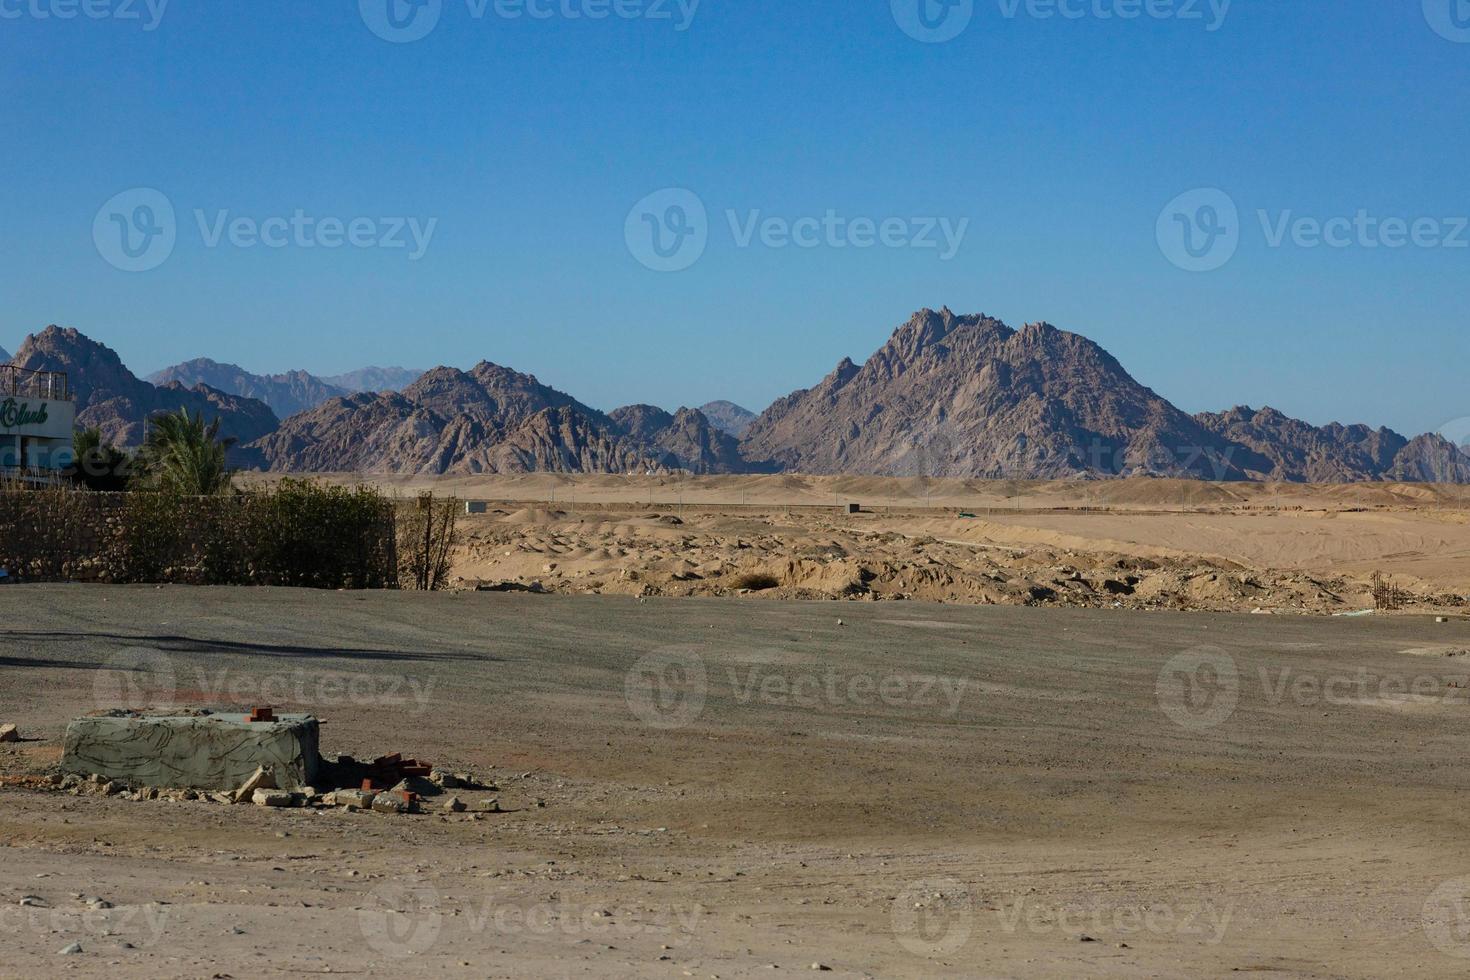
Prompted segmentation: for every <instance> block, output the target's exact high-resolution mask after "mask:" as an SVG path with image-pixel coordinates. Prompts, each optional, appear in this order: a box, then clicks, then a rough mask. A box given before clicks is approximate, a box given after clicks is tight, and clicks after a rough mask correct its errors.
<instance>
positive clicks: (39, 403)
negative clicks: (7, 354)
mask: <svg viewBox="0 0 1470 980" xmlns="http://www.w3.org/2000/svg"><path fill="white" fill-rule="evenodd" d="M76 418H77V405H76V401H75V399H74V398H73V397H72V393H71V388H70V386H69V385H68V384H67V380H66V375H65V374H62V373H61V372H59V371H26V370H23V369H22V368H18V367H13V366H11V365H8V364H6V365H0V470H4V471H9V472H17V471H20V472H30V471H39V472H43V473H44V472H48V471H50V472H54V471H57V470H63V469H66V468H67V467H68V466H70V465H71V464H72V462H73V459H72V442H71V437H72V430H73V429H74V428H75V427H76Z"/></svg>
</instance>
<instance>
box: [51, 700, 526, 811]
mask: <svg viewBox="0 0 1470 980" xmlns="http://www.w3.org/2000/svg"><path fill="white" fill-rule="evenodd" d="M318 727H319V722H318V721H317V719H316V718H314V717H311V716H309V715H283V716H279V717H277V716H276V715H275V714H274V712H273V711H271V710H270V709H269V708H257V709H256V710H255V711H253V712H251V713H250V714H246V715H242V714H239V713H224V712H221V713H215V712H211V711H206V710H192V711H179V712H172V713H169V714H157V715H148V714H140V713H138V712H131V711H109V712H99V713H96V714H94V715H89V716H86V717H83V718H78V719H76V720H75V721H73V722H72V723H71V724H70V725H69V726H68V728H67V733H66V744H65V749H64V755H63V761H62V766H61V769H62V772H60V773H56V774H53V775H49V776H40V777H35V779H34V780H33V782H34V783H35V786H34V787H33V788H36V789H52V790H61V791H64V792H69V793H71V794H72V795H75V796H82V795H97V796H113V797H119V798H122V799H127V800H134V801H139V802H144V801H162V802H203V803H218V804H225V805H238V804H253V805H255V806H258V807H265V808H272V809H291V808H307V809H316V810H322V809H340V810H343V811H349V812H361V813H369V812H370V813H380V814H394V815H398V814H417V813H423V812H424V808H423V802H422V801H423V799H424V798H425V797H432V796H439V795H442V794H444V793H445V791H446V790H449V789H454V790H460V791H467V792H496V791H498V790H499V787H498V786H497V785H496V784H495V783H493V782H482V781H480V780H478V779H476V778H475V777H474V775H473V774H471V773H467V772H451V771H449V770H445V769H435V768H433V767H432V766H430V765H429V764H427V763H423V762H420V761H418V760H416V759H405V758H403V757H402V756H401V755H398V754H393V755H386V756H379V757H377V758H374V759H372V760H370V761H361V760H357V759H354V758H353V757H351V756H347V755H340V756H337V757H335V758H324V757H322V756H321V755H320V754H319V753H318V748H317V732H318ZM318 787H324V788H325V791H322V790H321V789H319V788H318ZM436 811H437V812H439V813H440V814H441V815H450V814H464V815H465V819H471V818H473V819H481V818H482V815H483V814H486V813H502V812H504V811H502V810H501V808H500V801H499V798H498V797H490V798H485V799H468V800H466V799H464V798H462V797H461V796H459V795H453V796H451V797H449V798H448V799H447V801H446V802H444V803H443V804H442V805H439V806H437V807H436Z"/></svg>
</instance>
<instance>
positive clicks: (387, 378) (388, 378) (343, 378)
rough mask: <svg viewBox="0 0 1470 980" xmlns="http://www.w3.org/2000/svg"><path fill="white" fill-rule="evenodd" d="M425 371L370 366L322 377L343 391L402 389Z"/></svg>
mask: <svg viewBox="0 0 1470 980" xmlns="http://www.w3.org/2000/svg"><path fill="white" fill-rule="evenodd" d="M423 373H424V372H423V371H416V370H414V369H412V368H400V367H387V368H383V367H368V368H359V369H358V370H356V371H349V372H347V373H346V374H335V375H331V376H329V377H325V378H322V379H321V380H322V381H325V382H326V383H327V384H329V385H331V386H332V387H334V388H341V389H342V390H343V391H348V392H359V391H402V390H403V389H404V388H407V387H408V386H409V385H411V384H413V383H414V382H415V381H417V380H418V379H419V378H420V377H421V376H422V375H423Z"/></svg>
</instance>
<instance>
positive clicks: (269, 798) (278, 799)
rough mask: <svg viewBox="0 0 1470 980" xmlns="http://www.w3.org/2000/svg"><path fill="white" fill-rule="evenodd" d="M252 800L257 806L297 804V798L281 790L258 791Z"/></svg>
mask: <svg viewBox="0 0 1470 980" xmlns="http://www.w3.org/2000/svg"><path fill="white" fill-rule="evenodd" d="M251 799H252V802H254V803H255V805H256V806H292V805H293V804H294V803H295V797H293V796H292V795H291V794H290V793H287V792H285V791H284V790H279V789H258V790H256V791H255V794H254V796H253V797H251Z"/></svg>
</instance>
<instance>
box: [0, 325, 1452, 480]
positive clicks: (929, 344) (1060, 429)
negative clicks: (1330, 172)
mask: <svg viewBox="0 0 1470 980" xmlns="http://www.w3.org/2000/svg"><path fill="white" fill-rule="evenodd" d="M16 363H18V364H20V365H21V366H23V367H29V368H34V369H47V370H60V371H66V372H67V373H68V374H69V375H70V376H71V384H72V388H73V390H74V391H75V392H76V393H77V397H78V405H79V411H80V415H79V423H80V424H82V425H96V426H98V427H100V428H102V430H103V433H104V435H105V436H106V437H107V438H108V439H110V440H112V441H115V442H117V443H119V444H123V445H136V444H138V443H139V442H140V441H141V439H142V436H143V432H144V427H145V422H146V420H147V418H148V417H149V416H150V415H151V414H153V413H154V412H157V411H166V410H172V409H176V408H178V407H185V408H188V409H189V410H190V411H198V412H202V413H203V414H205V415H206V416H207V417H215V416H218V417H219V418H220V419H221V420H222V426H223V429H224V431H225V433H226V434H228V435H231V436H233V437H235V438H237V439H239V440H240V442H241V443H242V447H241V450H240V451H239V452H238V453H237V458H238V459H242V460H246V461H248V464H249V465H255V466H258V467H261V468H267V469H271V470H274V471H278V472H305V473H310V472H354V471H356V472H364V473H384V474H387V473H393V474H473V473H522V472H533V471H551V472H564V473H642V472H653V473H666V472H675V471H680V472H689V473H768V472H778V471H789V472H804V473H813V474H825V473H847V474H866V475H878V476H923V477H966V478H1002V479H1100V478H1107V477H1116V476H1169V477H1192V478H1199V479H1207V480H1283V481H1293V482H1357V481H1369V480H1384V481H1406V482H1418V481H1435V482H1455V483H1470V455H1467V454H1466V453H1465V452H1464V451H1463V450H1462V449H1461V448H1460V447H1457V446H1456V445H1454V444H1453V443H1451V442H1450V441H1449V440H1447V439H1445V438H1444V437H1443V436H1440V435H1436V434H1429V435H1422V436H1418V437H1415V438H1412V439H1410V438H1406V437H1404V436H1402V435H1400V434H1398V433H1396V432H1393V431H1392V430H1390V429H1386V428H1377V429H1374V428H1370V427H1368V426H1365V425H1338V424H1336V423H1334V424H1332V425H1327V426H1320V427H1319V426H1313V425H1310V424H1308V423H1306V422H1303V421H1300V420H1297V419H1292V418H1289V417H1288V416H1286V415H1284V414H1283V413H1281V412H1278V411H1276V410H1274V409H1270V408H1264V409H1260V410H1255V409H1250V408H1245V407H1237V408H1233V409H1230V410H1229V411H1225V412H1204V413H1200V414H1199V415H1189V414H1186V413H1184V412H1182V411H1180V410H1179V409H1178V408H1176V407H1175V406H1174V405H1172V404H1170V403H1169V402H1168V401H1167V400H1166V399H1164V398H1162V397H1161V396H1160V395H1158V394H1157V393H1156V392H1154V391H1153V390H1151V389H1149V388H1147V387H1145V386H1144V385H1142V384H1140V383H1139V382H1138V381H1136V380H1134V378H1133V377H1132V376H1131V375H1129V374H1128V372H1127V371H1126V370H1125V369H1124V368H1123V366H1122V365H1121V364H1119V363H1118V361H1117V360H1116V359H1115V358H1114V357H1113V356H1112V355H1111V354H1109V353H1108V352H1107V351H1105V350H1103V349H1102V348H1101V347H1100V346H1098V345H1097V344H1096V343H1094V342H1092V341H1090V340H1088V339H1087V338H1085V337H1082V336H1080V335H1078V334H1074V333H1069V332H1066V331H1063V330H1059V329H1057V328H1056V327H1054V326H1051V325H1050V324H1047V323H1033V324H1028V325H1027V326H1025V327H1023V328H1022V329H1020V330H1016V329H1013V328H1011V327H1009V326H1007V325H1006V324H1004V323H1002V322H1001V321H999V320H997V319H995V318H993V317H988V316H985V315H983V314H980V315H971V316H957V315H956V314H954V313H952V312H951V311H949V310H948V309H941V310H938V311H934V310H920V311H919V312H918V313H916V314H914V315H913V316H912V317H910V318H909V320H908V321H907V322H906V323H904V324H902V325H901V326H900V327H898V329H897V330H895V331H894V333H893V334H892V336H891V337H890V338H889V340H888V342H887V343H885V344H884V345H883V346H882V347H881V348H880V349H879V350H877V351H875V352H874V353H873V354H872V355H871V356H870V357H869V358H868V359H867V360H866V361H865V362H864V363H862V364H861V365H859V364H856V363H854V362H853V361H852V360H851V359H848V358H843V359H842V360H841V361H839V362H838V364H837V366H836V367H835V368H834V369H833V371H832V372H831V373H830V374H829V375H828V376H827V377H826V378H824V379H822V380H821V381H820V382H819V383H818V384H817V385H816V386H814V387H812V388H809V389H804V390H801V391H796V392H793V393H792V394H790V395H787V396H786V397H784V398H781V399H778V400H777V401H776V402H775V403H773V404H772V405H771V406H770V407H769V408H767V409H766V410H765V411H764V412H763V413H761V414H760V415H759V416H753V414H752V413H749V412H747V411H745V410H744V409H741V408H740V407H739V406H737V405H734V404H733V403H729V402H711V403H709V404H708V405H707V406H706V407H705V408H706V409H708V411H706V410H705V409H692V408H681V409H679V410H678V411H677V412H673V413H670V412H668V411H665V410H664V409H662V408H659V407H656V406H652V405H629V406H625V407H623V408H619V409H616V410H614V411H612V412H602V411H599V410H598V409H595V408H592V407H591V406H588V405H586V404H584V403H582V402H580V401H579V400H577V399H576V398H575V397H573V396H572V395H569V394H567V393H565V392H562V391H559V390H557V389H555V388H552V387H549V386H547V385H544V384H542V383H541V382H540V381H539V380H538V379H537V378H535V377H534V376H532V375H528V374H522V373H520V372H518V371H515V370H513V369H511V368H508V367H504V366H502V365H497V364H493V363H490V362H488V361H482V362H481V363H479V364H477V365H476V366H475V367H473V368H471V369H470V370H469V371H462V370H459V369H457V368H451V367H439V368H434V369H433V370H430V371H427V372H422V373H417V372H409V371H406V370H403V369H376V368H374V369H364V371H362V372H357V373H356V375H357V376H356V377H355V379H354V381H353V383H368V384H371V383H381V382H395V381H399V380H402V379H403V377H405V376H407V375H415V376H414V378H413V380H412V381H411V382H409V383H407V384H406V385H404V386H403V388H402V390H401V391H393V390H387V389H385V390H382V391H377V390H374V391H361V392H351V391H347V390H346V389H345V388H344V387H341V386H337V385H335V384H333V383H332V381H333V380H334V379H323V378H317V377H314V376H312V375H310V374H307V373H306V372H291V373H289V374H284V375H274V376H261V375H252V374H250V373H249V372H245V371H242V370H241V369H240V368H238V367H236V366H234V365H228V364H218V363H216V362H214V361H210V360H208V359H200V360H197V361H192V362H189V363H188V364H185V365H179V366H177V367H176V368H172V369H168V370H167V371H165V372H160V373H159V374H158V375H155V377H156V378H158V379H159V380H167V381H168V383H167V384H165V385H162V386H157V385H153V384H150V383H148V382H146V381H141V380H139V379H138V378H137V377H135V376H134V375H132V374H131V372H129V371H128V370H127V369H126V368H125V367H124V366H123V365H122V362H121V360H120V359H119V358H118V357H117V355H116V353H114V352H113V351H111V350H110V349H109V348H106V347H104V346H102V345H101V344H97V343H95V342H94V341H91V340H89V339H88V338H86V337H85V336H84V335H82V334H80V333H78V332H77V331H75V330H62V329H60V328H58V327H54V326H53V327H48V328H47V329H46V330H45V331H42V332H41V333H40V334H37V335H34V336H32V337H28V338H26V342H25V344H24V345H23V346H22V348H21V351H20V352H19V353H18V354H17V356H16ZM374 372H376V373H374ZM395 372H396V374H395ZM346 377H347V376H344V377H343V378H338V379H335V380H339V381H340V380H344V379H345V378H346ZM188 382H194V383H193V384H192V386H191V385H189V384H188ZM212 382H217V383H218V384H215V383H212ZM219 385H227V386H228V388H221V387H219ZM229 389H235V390H234V391H232V390H229ZM245 392H255V393H256V394H258V395H259V396H261V397H260V398H255V397H250V396H249V395H247V394H245ZM318 399H320V400H319V401H318ZM268 401H270V402H273V403H274V404H276V405H278V406H280V407H281V408H282V410H283V412H284V413H286V414H287V415H288V417H286V419H285V421H284V422H282V421H280V419H279V418H278V413H276V412H273V411H272V409H271V407H270V404H268V403H267V402H268ZM299 406H306V407H304V408H301V410H300V411H295V412H291V411H289V410H290V409H291V408H296V407H299ZM747 416H749V417H748V418H747ZM731 429H736V430H737V431H742V432H743V435H741V436H736V435H734V434H733V433H732V432H731ZM247 443H248V445H245V444H247Z"/></svg>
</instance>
